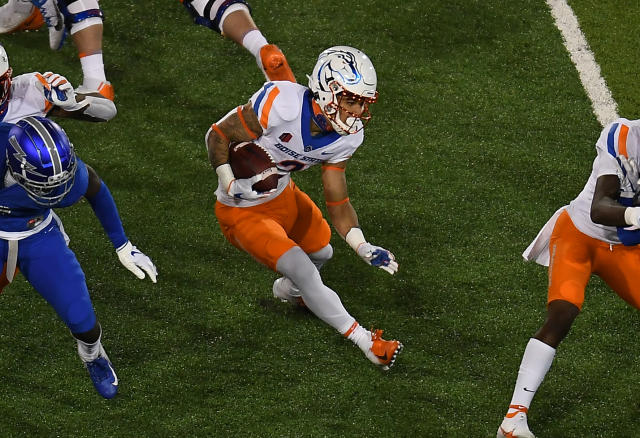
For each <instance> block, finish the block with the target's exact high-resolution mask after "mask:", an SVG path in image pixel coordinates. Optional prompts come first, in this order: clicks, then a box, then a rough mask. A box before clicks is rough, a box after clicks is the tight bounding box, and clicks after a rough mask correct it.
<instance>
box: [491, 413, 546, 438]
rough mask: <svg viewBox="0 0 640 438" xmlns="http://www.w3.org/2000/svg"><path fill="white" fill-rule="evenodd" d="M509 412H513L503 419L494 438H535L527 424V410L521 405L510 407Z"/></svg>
mask: <svg viewBox="0 0 640 438" xmlns="http://www.w3.org/2000/svg"><path fill="white" fill-rule="evenodd" d="M509 410H510V411H511V410H514V411H513V412H511V413H507V415H506V416H505V417H504V420H502V424H501V425H500V427H499V428H498V432H497V433H496V438H536V437H535V435H533V433H531V431H530V430H529V425H528V424H527V412H528V411H529V410H528V409H527V408H526V407H525V406H521V405H511V406H509Z"/></svg>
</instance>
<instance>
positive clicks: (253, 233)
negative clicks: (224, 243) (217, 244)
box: [216, 181, 331, 271]
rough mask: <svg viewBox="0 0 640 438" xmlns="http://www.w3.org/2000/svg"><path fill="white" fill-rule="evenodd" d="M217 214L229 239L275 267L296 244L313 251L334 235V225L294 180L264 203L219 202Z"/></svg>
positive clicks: (270, 266) (319, 248) (317, 249)
mask: <svg viewBox="0 0 640 438" xmlns="http://www.w3.org/2000/svg"><path fill="white" fill-rule="evenodd" d="M216 217H217V218H218V222H219V223H220V228H221V229H222V234H224V236H225V237H226V238H227V240H228V241H229V242H231V243H232V244H233V245H235V246H236V247H238V248H240V249H241V250H243V251H245V252H247V253H249V254H251V255H252V256H253V258H255V259H256V260H257V261H259V262H260V263H262V264H264V265H266V266H268V267H269V268H271V269H273V270H274V271H275V270H276V264H277V263H278V259H279V258H280V256H282V254H284V253H285V252H287V251H289V250H290V249H291V248H293V247H294V246H296V245H297V246H299V247H300V248H302V250H303V251H304V252H306V253H307V254H310V253H313V252H316V251H320V250H321V249H322V248H324V247H325V246H327V245H328V244H329V240H330V239H331V228H329V224H328V223H327V221H326V220H325V219H324V218H323V217H322V212H321V211H320V209H319V208H318V206H317V205H316V204H314V202H313V201H312V200H311V198H309V196H307V194H306V193H304V192H303V191H301V190H300V189H298V187H297V186H296V185H295V184H294V183H293V181H291V182H290V183H289V185H288V186H287V188H286V189H285V190H284V191H283V192H282V193H281V194H280V195H279V196H278V197H277V198H275V199H273V200H271V201H269V202H265V203H264V204H260V205H256V206H253V207H230V206H228V205H224V204H222V203H220V202H216Z"/></svg>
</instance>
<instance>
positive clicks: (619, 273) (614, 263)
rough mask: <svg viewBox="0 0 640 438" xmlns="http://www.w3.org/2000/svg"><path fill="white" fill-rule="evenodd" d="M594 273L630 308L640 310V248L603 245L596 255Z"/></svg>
mask: <svg viewBox="0 0 640 438" xmlns="http://www.w3.org/2000/svg"><path fill="white" fill-rule="evenodd" d="M594 272H595V273H596V274H598V275H599V276H600V277H601V278H602V279H603V280H604V281H605V282H606V283H607V284H608V285H609V287H611V289H612V290H613V291H614V292H615V293H616V294H618V296H620V298H622V299H623V300H625V301H626V302H627V303H628V304H629V305H630V306H633V307H635V308H636V309H640V281H638V279H639V278H640V247H639V246H637V245H636V246H624V245H614V246H612V247H610V246H609V245H603V247H601V248H600V249H599V251H598V252H597V253H596V259H595V262H594Z"/></svg>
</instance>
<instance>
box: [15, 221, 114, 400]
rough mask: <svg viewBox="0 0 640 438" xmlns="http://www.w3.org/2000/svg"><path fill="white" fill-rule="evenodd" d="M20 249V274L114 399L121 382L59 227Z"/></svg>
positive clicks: (101, 389)
mask: <svg viewBox="0 0 640 438" xmlns="http://www.w3.org/2000/svg"><path fill="white" fill-rule="evenodd" d="M18 248H19V249H18V254H19V258H18V260H19V262H18V263H19V267H20V270H21V271H22V273H23V275H24V276H25V278H26V279H27V280H28V281H29V283H31V285H32V286H33V287H34V289H35V290H36V291H38V293H39V294H40V295H41V296H42V297H43V298H44V299H45V300H46V301H47V302H48V303H49V304H50V305H51V306H52V307H53V308H54V310H55V311H56V313H57V314H58V316H59V317H60V318H61V319H62V320H63V321H64V323H65V324H66V325H67V327H69V330H70V331H71V333H72V335H73V336H74V338H75V339H76V341H77V346H78V354H79V356H80V359H81V360H82V362H83V363H84V364H85V367H86V368H87V370H88V371H89V376H90V377H91V380H92V382H93V385H94V387H95V388H96V390H97V391H98V392H99V393H100V395H102V396H103V397H105V398H112V397H114V396H115V395H116V393H117V390H118V378H117V376H116V374H115V371H114V370H113V366H112V365H111V362H110V360H109V358H108V357H107V354H106V352H105V351H104V348H103V347H102V343H101V339H100V338H101V328H100V324H99V323H98V321H97V319H96V315H95V312H94V309H93V305H92V303H91V298H90V297H89V291H88V290H87V285H86V281H85V277H84V273H83V272H82V269H81V267H80V264H79V263H78V260H77V259H76V257H75V254H74V253H73V252H72V251H71V250H70V249H69V248H68V247H67V245H66V242H65V240H64V238H63V236H62V233H61V232H60V231H59V229H58V226H57V224H52V225H50V226H49V227H48V228H47V229H46V230H45V231H43V232H41V233H39V234H37V235H35V236H32V237H29V238H27V239H25V240H23V241H20V243H19V247H18Z"/></svg>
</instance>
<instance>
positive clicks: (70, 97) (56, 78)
mask: <svg viewBox="0 0 640 438" xmlns="http://www.w3.org/2000/svg"><path fill="white" fill-rule="evenodd" d="M43 77H44V78H45V79H46V81H47V85H48V86H49V88H45V90H44V95H45V98H46V99H47V100H48V101H49V102H51V103H52V104H54V105H55V106H57V107H60V108H62V109H63V110H65V111H76V110H78V109H80V108H82V107H83V105H82V104H81V103H78V102H77V101H76V93H75V91H74V90H73V85H71V82H69V81H68V80H67V78H65V77H64V76H62V75H59V74H57V73H52V72H50V71H48V72H46V73H45V74H44V75H43Z"/></svg>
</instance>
